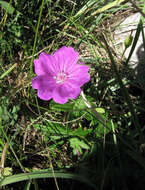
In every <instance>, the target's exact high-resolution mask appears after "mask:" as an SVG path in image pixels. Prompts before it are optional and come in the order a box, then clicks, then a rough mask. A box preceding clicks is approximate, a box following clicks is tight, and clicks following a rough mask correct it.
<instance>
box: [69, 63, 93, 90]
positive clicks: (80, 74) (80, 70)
mask: <svg viewBox="0 0 145 190" xmlns="http://www.w3.org/2000/svg"><path fill="white" fill-rule="evenodd" d="M88 71H89V66H87V65H78V64H76V65H74V67H73V69H72V71H71V72H70V73H69V78H68V83H72V84H73V85H76V86H79V87H80V86H83V85H84V84H85V83H86V82H88V81H89V80H90V75H89V73H88Z"/></svg>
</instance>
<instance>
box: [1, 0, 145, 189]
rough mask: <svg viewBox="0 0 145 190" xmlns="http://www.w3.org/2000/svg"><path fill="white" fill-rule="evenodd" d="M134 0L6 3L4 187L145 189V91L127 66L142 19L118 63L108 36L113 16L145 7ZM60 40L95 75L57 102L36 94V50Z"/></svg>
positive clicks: (3, 32)
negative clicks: (80, 90)
mask: <svg viewBox="0 0 145 190" xmlns="http://www.w3.org/2000/svg"><path fill="white" fill-rule="evenodd" d="M130 3H131V2H130ZM135 3H136V6H137V7H138V9H136V8H135V7H134V6H131V4H128V2H126V1H123V0H122V1H121V0H120V1H112V0H110V1H105V0H101V1H100V0H84V1H77V0H76V1H73V0H72V1H68V0H55V1H52V0H42V1H40V0H37V1H36V0H31V1H24V0H21V1H20V0H17V1H10V2H9V3H7V2H6V1H0V157H1V160H0V162H1V163H0V166H1V168H0V188H3V189H12V188H13V189H16V188H17V189H35V190H37V189H44V190H45V189H46V187H51V189H57V190H58V189H61V190H65V189H72V190H74V189H80V188H84V189H86V188H87V189H88V190H89V189H90V190H91V189H96V190H107V189H112V190H113V189H115V190H116V189H117V190H122V189H127V190H130V189H133V190H134V189H139V190H144V185H145V182H144V175H145V160H144V147H145V144H144V143H145V141H144V137H145V134H144V130H145V119H144V112H145V108H144V105H145V104H144V97H145V90H144V86H142V85H141V84H140V83H139V82H138V81H136V79H135V77H134V76H135V75H134V72H135V71H134V70H133V69H131V68H129V66H128V63H129V60H130V57H131V55H132V53H133V51H134V48H135V47H136V43H137V41H138V36H139V35H144V34H143V32H142V31H143V30H142V23H141V22H140V24H139V25H138V29H137V32H136V36H135V38H134V40H133V44H132V49H131V51H130V55H129V57H128V59H127V60H125V58H124V57H123V58H122V61H121V63H120V58H119V57H118V56H117V55H118V52H116V49H115V48H113V46H112V44H113V43H112V39H111V37H110V34H111V35H112V34H113V31H114V24H115V23H116V20H119V19H120V18H121V17H124V18H125V17H127V16H128V15H127V12H129V13H130V14H131V13H132V12H135V11H140V10H141V12H144V7H145V5H144V1H140V2H139V3H138V2H135ZM141 20H143V17H142V19H141ZM108 23H109V24H108ZM124 40H125V39H124ZM143 42H144V40H143ZM63 45H65V46H72V47H73V48H75V49H76V50H77V51H78V52H79V55H80V60H81V61H83V62H85V63H86V64H88V65H89V66H90V75H91V80H90V82H89V83H87V84H85V85H84V86H83V92H84V95H83V94H81V95H80V97H78V98H77V99H76V100H70V101H69V102H68V103H66V104H64V105H60V104H57V103H55V102H53V101H52V100H50V101H42V100H40V99H39V98H38V97H37V93H36V91H35V90H34V89H32V86H31V81H32V78H33V77H34V76H35V73H34V68H33V61H34V59H36V58H38V56H39V54H40V52H42V51H45V52H46V53H48V54H51V53H53V52H54V51H55V50H57V49H58V48H60V47H61V46H63ZM144 47H145V45H144ZM118 68H119V69H118ZM16 182H17V183H16Z"/></svg>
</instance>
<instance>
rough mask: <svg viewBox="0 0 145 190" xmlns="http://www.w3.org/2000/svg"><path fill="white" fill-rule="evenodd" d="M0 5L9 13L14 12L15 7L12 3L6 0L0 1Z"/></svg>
mask: <svg viewBox="0 0 145 190" xmlns="http://www.w3.org/2000/svg"><path fill="white" fill-rule="evenodd" d="M0 6H1V7H2V8H4V9H5V10H6V11H7V12H8V13H9V14H13V13H14V10H15V9H14V7H12V5H10V3H7V2H6V1H0Z"/></svg>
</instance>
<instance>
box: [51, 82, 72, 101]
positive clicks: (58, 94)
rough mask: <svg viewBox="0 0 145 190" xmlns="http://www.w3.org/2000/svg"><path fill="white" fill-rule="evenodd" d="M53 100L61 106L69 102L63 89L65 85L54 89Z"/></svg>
mask: <svg viewBox="0 0 145 190" xmlns="http://www.w3.org/2000/svg"><path fill="white" fill-rule="evenodd" d="M53 100H54V101H55V102H56V103H59V104H65V103H66V102H67V101H68V96H67V93H66V91H65V90H64V89H63V85H59V86H57V87H56V88H55V89H54V91H53Z"/></svg>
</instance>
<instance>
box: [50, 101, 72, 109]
mask: <svg viewBox="0 0 145 190" xmlns="http://www.w3.org/2000/svg"><path fill="white" fill-rule="evenodd" d="M49 106H50V109H52V110H55V111H70V110H72V109H73V103H66V104H57V103H55V102H54V101H51V102H50V104H49Z"/></svg>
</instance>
